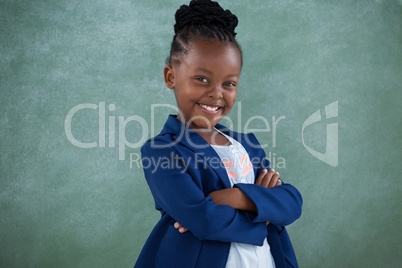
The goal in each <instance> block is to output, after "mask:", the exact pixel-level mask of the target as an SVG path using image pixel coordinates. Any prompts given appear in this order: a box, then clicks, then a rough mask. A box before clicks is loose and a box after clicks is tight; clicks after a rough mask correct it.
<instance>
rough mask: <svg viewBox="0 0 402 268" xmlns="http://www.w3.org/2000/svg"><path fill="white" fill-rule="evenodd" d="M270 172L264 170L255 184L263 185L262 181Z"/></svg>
mask: <svg viewBox="0 0 402 268" xmlns="http://www.w3.org/2000/svg"><path fill="white" fill-rule="evenodd" d="M267 172H268V170H267V169H266V168H264V169H263V170H262V171H261V173H260V175H259V176H258V178H257V179H256V180H255V184H258V185H261V182H262V179H263V178H264V176H265V174H267Z"/></svg>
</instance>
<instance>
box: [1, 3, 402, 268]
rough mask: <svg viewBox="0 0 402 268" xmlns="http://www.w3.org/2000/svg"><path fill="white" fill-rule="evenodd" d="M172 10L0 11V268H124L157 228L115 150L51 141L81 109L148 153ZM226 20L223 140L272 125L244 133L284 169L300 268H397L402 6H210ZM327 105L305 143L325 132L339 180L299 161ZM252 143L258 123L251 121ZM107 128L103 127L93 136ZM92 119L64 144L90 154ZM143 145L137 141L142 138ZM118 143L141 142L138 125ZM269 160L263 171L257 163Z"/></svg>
mask: <svg viewBox="0 0 402 268" xmlns="http://www.w3.org/2000/svg"><path fill="white" fill-rule="evenodd" d="M183 3H185V2H182V1H173V0H169V1H145V0H142V1H135V0H134V1H123V0H117V1H106V0H104V1H91V2H89V1H77V0H68V1H67V0H60V1H45V0H38V1H18V0H14V1H12V0H8V1H7V0H6V1H4V0H2V1H0V152H1V154H0V165H1V166H0V178H1V181H0V211H1V218H0V266H1V267H131V266H133V264H134V263H135V261H136V259H137V257H138V254H139V252H140V250H141V248H142V246H143V244H144V242H145V240H146V238H147V237H148V235H149V233H150V231H151V230H152V228H153V226H154V224H155V223H156V222H157V220H158V217H159V213H158V212H156V211H155V210H154V209H153V206H154V203H153V199H152V196H151V193H150V191H149V189H148V187H147V184H146V182H145V179H144V176H143V173H142V170H141V169H139V168H137V167H136V166H132V167H131V168H130V162H129V158H128V157H129V154H130V153H131V154H134V155H135V154H138V153H139V149H138V148H136V149H131V148H127V150H126V160H124V161H119V159H118V152H119V148H118V137H119V130H118V128H117V129H116V133H115V137H116V146H114V147H111V148H109V147H108V145H109V143H108V139H109V135H108V134H107V135H106V147H105V148H99V147H97V148H92V149H82V148H78V147H76V146H74V145H72V144H71V143H70V142H69V141H68V139H67V138H66V134H65V129H64V120H65V118H66V115H67V113H68V111H69V110H70V109H71V108H73V107H74V106H76V105H79V104H82V103H92V104H96V105H98V104H99V102H105V103H106V107H108V105H109V104H114V105H115V106H116V110H115V111H113V112H111V111H109V110H107V111H106V116H107V117H106V118H107V119H108V117H109V116H112V117H113V118H115V119H116V125H118V116H124V117H125V118H127V117H128V116H131V115H138V116H140V117H142V118H144V119H145V120H146V121H147V122H148V124H149V129H148V133H147V134H146V135H147V137H150V136H151V135H152V134H157V133H158V132H159V131H160V129H161V128H162V126H163V124H164V122H165V120H166V117H167V113H174V110H172V109H167V108H165V109H157V110H156V113H155V115H156V118H155V123H154V127H155V131H154V133H151V124H150V122H151V104H172V105H175V100H174V96H173V94H172V92H171V91H170V90H169V89H167V88H166V87H165V86H164V83H163V78H162V69H163V67H164V60H165V58H166V56H167V55H168V50H169V45H170V41H171V38H172V34H173V27H172V25H173V23H174V21H173V15H174V12H175V10H176V9H177V8H178V7H179V6H180V5H181V4H183ZM221 4H222V6H223V7H225V8H229V9H231V10H232V12H233V13H235V14H236V15H238V17H239V21H240V24H239V27H238V29H237V32H238V40H239V42H240V43H241V45H242V47H243V50H244V68H243V73H242V77H241V82H240V85H239V93H238V102H239V103H240V102H241V109H242V110H241V117H242V118H241V119H242V121H241V122H240V123H239V120H238V119H239V118H238V116H237V115H238V109H239V107H238V106H236V107H235V108H234V110H233V111H232V112H231V113H230V114H229V117H230V118H232V120H233V121H234V130H243V129H244V125H245V122H246V121H247V119H248V118H250V117H252V116H254V115H260V116H263V117H265V118H267V120H268V121H269V123H270V124H271V127H272V116H275V117H276V118H278V117H279V116H285V117H286V119H284V120H282V121H280V122H279V123H278V126H277V133H276V146H275V147H274V146H273V143H272V138H273V134H272V132H271V133H257V137H258V138H259V140H260V142H261V143H268V144H269V147H268V148H265V150H266V152H267V154H268V153H269V152H271V155H272V157H273V158H275V160H276V161H277V162H278V161H285V163H286V167H284V166H282V168H280V167H278V168H277V169H278V170H279V171H280V173H281V176H282V178H284V179H285V180H286V181H287V182H290V183H292V184H294V185H295V186H296V187H298V189H299V190H300V191H301V193H302V195H303V197H304V206H303V214H302V217H301V218H300V219H299V220H298V221H297V222H295V223H294V224H292V225H291V226H289V228H288V230H289V233H290V236H291V238H292V241H293V245H294V248H295V251H296V254H297V256H298V260H299V264H300V266H301V267H400V266H401V265H402V257H401V256H402V255H401V252H402V242H401V240H402V235H401V226H402V214H401V213H402V205H401V204H402V198H401V196H402V191H401V182H400V175H401V172H402V169H401V158H402V155H401V154H402V153H401V151H402V150H401V149H402V134H401V125H402V122H401V121H402V120H401V114H402V110H401V97H402V94H401V87H402V86H401V85H402V76H401V72H402V32H401V25H402V1H400V0H399V1H397V0H376V1H374V0H360V1H322V0H301V1H296V0H286V1H284V0H275V1H263V0H259V1H240V0H236V1H228V0H225V1H221ZM334 101H338V103H339V117H337V118H333V119H330V120H328V121H326V120H323V121H321V122H319V123H316V124H314V125H311V126H310V127H308V128H306V131H305V142H306V144H308V145H309V146H311V147H312V148H314V149H316V150H317V151H321V152H323V151H325V144H326V124H327V123H338V124H339V165H338V166H337V167H331V166H329V165H327V164H325V163H323V162H321V161H319V160H318V159H316V158H314V157H313V156H312V155H311V154H310V153H308V152H307V150H306V149H305V148H304V147H303V143H302V138H301V134H302V133H301V129H302V125H303V122H304V121H305V120H306V119H307V118H308V117H309V115H311V114H312V113H314V112H315V111H317V110H318V109H321V110H323V108H324V107H325V106H326V105H327V104H330V103H332V102H334ZM254 123H255V125H254V127H257V126H258V127H261V121H260V122H258V121H254ZM108 126H109V124H108V123H106V129H108ZM98 129H99V127H98V114H97V111H95V110H89V109H87V110H83V111H80V112H78V113H77V114H76V116H75V117H74V118H73V122H72V132H73V135H74V136H75V137H76V138H77V139H79V140H81V141H84V142H93V141H97V140H98ZM144 135H145V134H144ZM126 136H127V139H128V140H130V141H131V142H136V141H140V140H141V138H142V136H143V134H142V130H141V127H140V125H139V124H138V123H130V124H128V125H127V128H126ZM271 160H272V159H271Z"/></svg>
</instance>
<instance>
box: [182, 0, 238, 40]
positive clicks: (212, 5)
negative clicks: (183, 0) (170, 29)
mask: <svg viewBox="0 0 402 268" xmlns="http://www.w3.org/2000/svg"><path fill="white" fill-rule="evenodd" d="M175 18H176V24H175V25H174V32H175V33H176V34H177V33H178V32H180V31H181V30H182V29H183V28H184V27H186V26H191V25H206V26H207V27H209V26H216V27H218V28H222V29H224V30H227V31H228V32H230V33H231V34H233V36H235V35H236V33H235V32H234V30H235V28H236V26H237V24H238V20H237V17H236V16H235V15H234V14H232V12H230V10H223V8H222V7H221V6H220V5H219V4H218V3H217V2H214V1H210V0H192V1H191V2H190V5H189V6H187V5H182V6H181V7H180V8H179V9H178V10H177V11H176V14H175Z"/></svg>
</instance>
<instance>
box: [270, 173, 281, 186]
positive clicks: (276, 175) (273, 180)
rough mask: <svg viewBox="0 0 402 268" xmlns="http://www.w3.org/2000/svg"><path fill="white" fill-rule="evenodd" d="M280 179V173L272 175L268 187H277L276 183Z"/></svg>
mask: <svg viewBox="0 0 402 268" xmlns="http://www.w3.org/2000/svg"><path fill="white" fill-rule="evenodd" d="M278 179H279V173H278V172H275V173H274V175H272V178H271V181H270V182H269V185H268V188H272V187H275V185H276V183H277V182H278Z"/></svg>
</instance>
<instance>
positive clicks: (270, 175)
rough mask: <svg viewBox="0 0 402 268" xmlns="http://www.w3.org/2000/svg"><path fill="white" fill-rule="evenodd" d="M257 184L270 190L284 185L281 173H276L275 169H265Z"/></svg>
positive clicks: (256, 181)
mask: <svg viewBox="0 0 402 268" xmlns="http://www.w3.org/2000/svg"><path fill="white" fill-rule="evenodd" d="M255 184H258V185H261V186H264V187H265V188H267V189H269V188H272V187H275V186H278V185H281V184H282V181H281V180H280V179H279V173H278V172H275V170H274V169H273V168H271V169H270V170H269V171H268V170H267V169H266V168H264V169H263V170H262V171H261V173H260V175H259V176H258V178H257V179H256V180H255Z"/></svg>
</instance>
